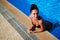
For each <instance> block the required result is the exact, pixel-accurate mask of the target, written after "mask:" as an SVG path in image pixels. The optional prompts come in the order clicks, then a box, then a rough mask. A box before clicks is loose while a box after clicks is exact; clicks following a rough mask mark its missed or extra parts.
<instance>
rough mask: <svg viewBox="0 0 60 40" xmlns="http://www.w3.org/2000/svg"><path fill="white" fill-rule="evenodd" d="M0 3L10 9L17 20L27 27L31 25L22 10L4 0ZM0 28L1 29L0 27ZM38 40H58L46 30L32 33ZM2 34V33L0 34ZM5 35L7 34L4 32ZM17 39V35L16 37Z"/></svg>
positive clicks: (0, 0)
mask: <svg viewBox="0 0 60 40" xmlns="http://www.w3.org/2000/svg"><path fill="white" fill-rule="evenodd" d="M0 4H1V5H3V6H4V7H5V8H6V9H7V10H8V11H10V12H11V13H12V14H13V15H14V16H15V17H16V18H17V19H18V20H19V21H21V22H22V23H23V24H24V25H25V26H26V27H27V28H30V27H31V26H32V24H31V21H30V19H29V18H28V16H26V15H25V14H24V13H23V12H22V11H19V10H18V9H17V8H15V7H14V6H13V5H11V4H10V3H9V2H7V1H6V0H0ZM1 30H2V29H1ZM12 30H13V29H12ZM7 33H8V32H7ZM34 34H35V35H36V36H37V37H38V38H39V39H40V40H58V39H57V38H56V37H55V36H53V35H52V34H51V33H49V32H48V31H44V32H41V33H34ZM1 35H2V34H1ZM6 35H7V34H6ZM17 39H19V36H18V37H17Z"/></svg>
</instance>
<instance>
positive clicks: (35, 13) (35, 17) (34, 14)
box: [31, 9, 38, 20]
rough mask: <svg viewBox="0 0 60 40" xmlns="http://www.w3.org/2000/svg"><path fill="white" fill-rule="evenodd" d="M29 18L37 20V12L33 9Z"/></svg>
mask: <svg viewBox="0 0 60 40" xmlns="http://www.w3.org/2000/svg"><path fill="white" fill-rule="evenodd" d="M31 16H32V18H33V19H35V20H37V18H38V10H36V9H34V10H32V11H31Z"/></svg>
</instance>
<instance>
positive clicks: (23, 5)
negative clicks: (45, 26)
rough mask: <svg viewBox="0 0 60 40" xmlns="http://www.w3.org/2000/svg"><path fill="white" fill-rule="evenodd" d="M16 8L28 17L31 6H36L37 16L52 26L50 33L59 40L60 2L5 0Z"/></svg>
mask: <svg viewBox="0 0 60 40" xmlns="http://www.w3.org/2000/svg"><path fill="white" fill-rule="evenodd" d="M7 1H8V2H10V3H11V4H12V5H14V6H15V7H16V8H18V9H19V10H21V11H22V12H23V13H25V14H26V15H27V16H29V15H30V6H31V4H36V5H37V6H38V8H39V15H40V16H41V17H42V18H43V19H45V20H48V21H50V22H52V23H53V24H55V27H53V30H51V32H50V33H52V34H53V35H54V36H56V37H57V38H58V39H59V38H60V0H48V1H47V0H38V1H37V0H7Z"/></svg>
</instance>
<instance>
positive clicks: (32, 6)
mask: <svg viewBox="0 0 60 40" xmlns="http://www.w3.org/2000/svg"><path fill="white" fill-rule="evenodd" d="M34 9H36V10H37V11H38V12H39V9H38V7H37V5H35V4H32V5H31V8H30V12H31V11H32V10H34Z"/></svg>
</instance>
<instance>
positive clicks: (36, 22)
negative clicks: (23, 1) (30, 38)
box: [27, 4, 44, 33]
mask: <svg viewBox="0 0 60 40" xmlns="http://www.w3.org/2000/svg"><path fill="white" fill-rule="evenodd" d="M38 14H39V9H38V8H37V5H35V4H32V5H31V9H30V16H29V18H30V19H31V22H32V24H33V26H32V27H31V28H30V29H28V30H27V32H28V33H31V32H42V31H43V30H44V26H43V20H42V18H41V17H40V16H39V15H38ZM36 28H37V29H36Z"/></svg>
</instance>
